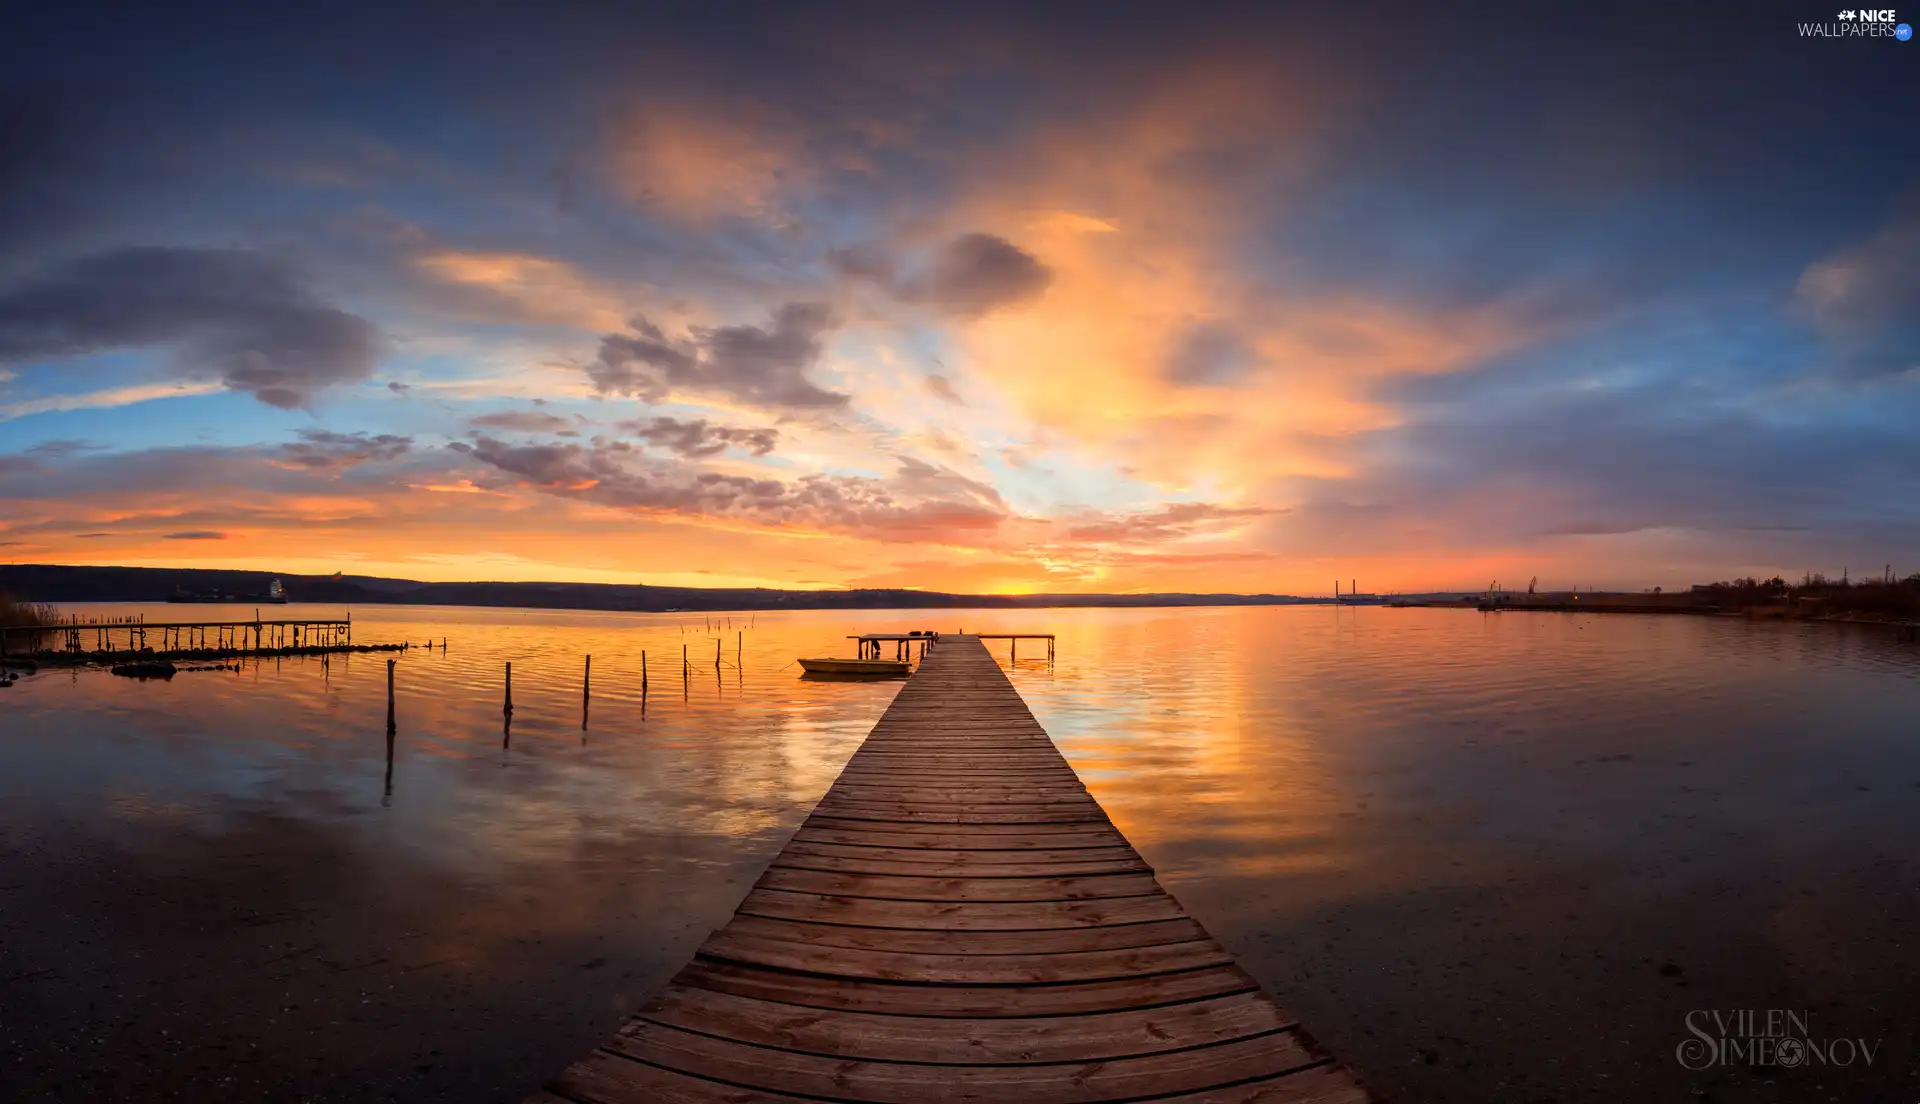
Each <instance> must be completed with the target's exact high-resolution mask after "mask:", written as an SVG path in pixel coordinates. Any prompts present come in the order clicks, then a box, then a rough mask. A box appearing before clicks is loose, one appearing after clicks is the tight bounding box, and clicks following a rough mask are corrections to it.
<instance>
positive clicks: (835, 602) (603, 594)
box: [0, 564, 1329, 612]
mask: <svg viewBox="0 0 1920 1104" xmlns="http://www.w3.org/2000/svg"><path fill="white" fill-rule="evenodd" d="M274 579H278V580H280V581H281V583H282V584H283V585H284V586H285V587H286V592H287V600H288V601H291V602H320V603H328V604H334V605H355V606H365V605H409V606H507V607H515V608H534V609H585V610H627V611H635V612H659V611H664V610H701V611H707V610H749V609H755V610H759V609H952V608H967V609H1037V608H1043V607H1049V606H1283V605H1297V604H1303V603H1322V602H1327V601H1329V599H1325V598H1299V597H1295V596H1292V595H1287V594H1017V595H1007V594H944V593H941V592H938V591H927V590H772V589H768V588H764V587H751V588H748V587H736V588H705V587H660V586H627V585H621V584H616V583H423V582H419V581H417V580H413V579H383V578H379V577H377V576H368V575H345V576H332V575H288V574H278V573H275V572H270V571H226V570H219V569H199V568H167V567H67V566H62V565H58V564H0V592H3V593H7V594H11V595H13V596H14V597H15V598H18V599H21V600H23V601H34V602H161V601H165V600H166V599H167V598H169V597H171V596H172V595H173V594H175V593H176V592H181V591H184V592H187V593H193V594H200V593H210V592H217V593H232V594H259V593H263V592H265V590H266V589H267V584H268V583H270V582H271V581H273V580H274Z"/></svg>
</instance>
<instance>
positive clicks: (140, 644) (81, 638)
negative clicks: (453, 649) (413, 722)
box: [0, 617, 407, 666]
mask: <svg viewBox="0 0 1920 1104" xmlns="http://www.w3.org/2000/svg"><path fill="white" fill-rule="evenodd" d="M49 643H51V644H52V645H53V646H52V647H50V648H49V647H47V645H48V644H49ZM406 647H407V645H406V644H355V643H354V642H353V620H352V618H350V617H341V618H324V619H301V620H275V621H264V620H259V619H255V620H252V621H144V620H141V619H139V618H137V617H130V618H116V619H109V620H93V621H81V620H71V621H56V622H53V623H52V624H46V625H0V655H4V656H19V657H22V658H29V659H32V660H34V661H36V662H37V663H41V664H46V665H49V666H73V665H83V664H100V663H127V662H131V661H136V660H138V661H162V660H165V661H172V660H184V661H193V660H208V659H238V658H241V657H245V656H294V655H328V654H334V653H339V652H397V651H403V650H405V649H406Z"/></svg>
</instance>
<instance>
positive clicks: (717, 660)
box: [713, 636, 720, 671]
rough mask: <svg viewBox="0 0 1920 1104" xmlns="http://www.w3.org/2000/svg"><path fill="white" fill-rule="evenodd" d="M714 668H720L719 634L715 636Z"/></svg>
mask: <svg viewBox="0 0 1920 1104" xmlns="http://www.w3.org/2000/svg"><path fill="white" fill-rule="evenodd" d="M713 669H714V670H716V671H718V670H719V669H720V638H719V637H717V636H716V637H714V638H713Z"/></svg>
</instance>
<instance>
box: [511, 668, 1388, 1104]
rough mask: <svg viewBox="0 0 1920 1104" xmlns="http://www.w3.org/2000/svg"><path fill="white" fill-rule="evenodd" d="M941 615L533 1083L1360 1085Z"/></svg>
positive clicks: (1143, 1093)
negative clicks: (892, 683) (846, 748)
mask: <svg viewBox="0 0 1920 1104" xmlns="http://www.w3.org/2000/svg"><path fill="white" fill-rule="evenodd" d="M1370 1099H1371V1097H1370V1096H1369V1094H1368V1092H1367V1091H1366V1090H1365V1089H1364V1088H1363V1087H1362V1086H1361V1085H1360V1083H1359V1082H1358V1081H1357V1080H1356V1079H1355V1078H1354V1077H1353V1076H1352V1074H1350V1073H1349V1072H1348V1071H1347V1070H1346V1069H1345V1068H1343V1067H1341V1066H1340V1065H1338V1064H1337V1063H1335V1062H1334V1061H1333V1060H1332V1058H1331V1057H1330V1056H1329V1055H1328V1054H1327V1053H1326V1052H1325V1051H1324V1050H1322V1049H1321V1048H1320V1047H1319V1046H1317V1045H1315V1043H1314V1042H1313V1040H1312V1039H1311V1038H1309V1037H1308V1036H1307V1033H1306V1032H1305V1031H1304V1030H1303V1029H1302V1028H1301V1027H1300V1025H1299V1024H1297V1023H1295V1022H1294V1020H1293V1019H1292V1018H1291V1017H1290V1016H1288V1015H1287V1014H1286V1013H1285V1012H1283V1011H1281V1009H1280V1008H1279V1007H1278V1006H1277V1005H1276V1004H1275V1003H1274V1002H1273V1000H1272V999H1270V998H1269V997H1268V995H1267V994H1266V993H1264V992H1262V991H1261V989H1260V986H1259V984H1258V983H1257V982H1255V981H1254V980H1253V978H1252V977H1251V976H1249V975H1248V974H1247V973H1246V972H1245V971H1243V970H1241V969H1240V968H1239V967H1238V966H1236V965H1235V964H1234V962H1233V959H1232V957H1231V956H1229V955H1228V954H1227V953H1226V951H1224V950H1223V949H1222V948H1221V947H1220V945H1219V944H1217V943H1215V942H1214V941H1213V939H1212V938H1211V937H1209V936H1208V935H1207V933H1206V930H1205V929H1204V928H1202V927H1201V926H1200V923H1199V922H1198V921H1197V920H1195V919H1193V918H1192V917H1191V916H1189V915H1187V913H1186V911H1185V910H1184V909H1182V908H1181V907H1180V904H1179V902H1177V901H1175V900H1174V899H1173V898H1172V897H1171V896H1169V895H1168V894H1167V893H1166V892H1165V891H1164V890H1162V889H1161V888H1160V885H1159V883H1158V882H1157V881H1155V879H1154V876H1153V871H1152V869H1151V868H1149V867H1148V866H1147V864H1146V863H1145V862H1143V861H1141V858H1140V856H1139V855H1138V854H1137V853H1135V851H1134V850H1133V848H1132V847H1131V846H1129V845H1128V843H1127V841H1126V838H1125V837H1124V836H1122V835H1121V834H1120V832H1119V831H1118V830H1117V829H1116V828H1115V827H1114V826H1113V824H1112V823H1111V822H1110V821H1109V820H1108V819H1107V815H1106V813H1105V812H1104V811H1102V809H1101V808H1100V805H1099V803H1097V802H1096V801H1094V799H1093V797H1092V796H1091V795H1089V794H1088V793H1087V791H1086V789H1085V787H1083V786H1082V785H1081V783H1080V780H1079V778H1078V777H1077V776H1076V775H1075V774H1074V772H1073V768H1072V767H1071V766H1069V765H1068V764H1067V761H1066V760H1065V759H1064V758H1063V757H1062V756H1061V755H1060V752H1059V751H1058V750H1057V749H1056V748H1055V747H1054V746H1053V742H1052V741H1051V740H1050V739H1048V737H1047V733H1046V731H1045V730H1044V729H1042V728H1041V727H1040V725H1039V723H1038V722H1037V721H1035V720H1034V718H1033V715H1032V714H1031V713H1030V712H1029V711H1028V710H1027V707H1026V703H1025V702H1023V701H1021V700H1020V696H1019V694H1018V693H1016V692H1015V691H1014V689H1013V685H1012V684H1011V683H1010V682H1009V681H1008V680H1007V677H1006V675H1005V674H1004V673H1003V672H1002V671H1001V670H1000V667H999V666H998V664H997V663H995V661H994V660H993V659H992V658H991V657H990V656H989V655H988V654H987V650H986V648H985V647H984V646H983V645H982V644H981V643H980V641H979V640H978V638H976V637H953V636H947V635H942V636H941V637H940V638H939V641H938V643H937V644H936V645H935V646H934V647H933V648H931V649H930V650H929V651H928V652H927V655H926V658H925V660H924V661H923V662H922V664H921V666H920V668H919V670H918V671H916V672H915V673H914V675H913V677H912V678H911V679H909V680H908V681H907V682H906V683H905V684H904V685H903V686H902V688H901V690H900V693H899V696H898V697H896V698H895V699H894V701H893V704H892V705H891V706H890V707H888V709H887V711H886V713H885V714H884V715H883V716H882V717H881V718H880V721H879V723H878V724H877V725H875V726H874V729H873V732H872V734H871V735H870V736H868V738H867V740H866V742H865V743H864V744H862V745H861V747H860V749H859V750H858V751H857V752H855V753H854V755H853V757H852V759H851V760H849V761H848V763H847V766H846V770H845V771H844V772H843V773H842V774H841V775H840V778H839V780H838V781H836V782H835V783H834V785H833V787H832V789H830V790H828V791H827V794H826V796H825V797H824V798H822V799H821V801H820V804H819V805H818V806H817V807H816V808H815V809H814V811H813V814H812V815H811V816H810V817H808V818H807V820H806V822H805V823H804V824H802V825H801V826H800V829H799V831H797V832H796V833H795V834H794V837H793V839H792V841H791V842H790V843H788V845H787V847H786V849H785V850H783V851H782V852H781V853H780V855H779V856H778V857H777V858H775V859H774V861H773V865H772V866H771V868H769V869H768V870H767V872H766V874H765V876H763V877H762V878H761V879H760V881H759V883H758V884H757V885H755V886H754V888H753V890H752V892H750V893H749V894H748V895H747V898H746V900H745V901H743V902H742V903H741V905H740V908H739V910H738V912H737V913H736V914H735V915H734V918H733V920H732V921H731V922H730V923H729V924H728V925H727V926H726V927H724V928H722V929H720V930H719V931H717V932H715V933H714V934H713V935H712V936H710V937H709V938H708V939H707V941H706V942H705V943H704V944H703V945H701V947H700V948H699V950H698V951H697V952H696V954H695V956H694V960H693V962H692V963H691V964H689V965H688V966H687V967H686V968H685V969H683V970H682V971H681V972H680V973H679V975H678V976H676V977H675V978H674V979H673V980H672V981H671V983H669V985H668V986H667V987H666V989H665V991H664V992H662V993H660V994H659V995H658V996H657V997H656V998H655V999H654V1000H653V1001H652V1002H651V1003H649V1004H648V1005H647V1006H646V1007H645V1008H643V1009H642V1010H641V1011H640V1012H639V1013H638V1014H636V1015H635V1016H634V1017H633V1018H632V1019H631V1020H629V1021H628V1022H627V1023H626V1024H625V1026H623V1027H622V1028H620V1030H619V1032H618V1033H617V1034H615V1035H614V1036H613V1038H611V1039H609V1040H607V1042H606V1043H605V1044H604V1045H603V1046H601V1047H600V1048H599V1049H597V1050H595V1051H593V1052H592V1053H591V1054H589V1055H587V1056H586V1057H585V1058H583V1059H581V1060H580V1061H579V1062H577V1063H575V1064H574V1065H572V1066H570V1067H568V1068H567V1069H566V1070H565V1071H563V1072H562V1073H561V1074H560V1075H559V1076H558V1077H557V1078H555V1079H554V1080H553V1081H552V1082H551V1083H550V1084H549V1085H547V1086H546V1088H545V1089H544V1090H542V1091H541V1092H539V1093H536V1094H535V1095H534V1096H532V1097H530V1098H529V1104H556V1102H559V1101H572V1102H575V1104H640V1102H661V1101H664V1102H671V1104H717V1102H721V1101H726V1102H730V1104H786V1102H794V1104H798V1102H801V1101H809V1102H817V1101H866V1102H896V1104H921V1102H942V1104H945V1102H955V1101H981V1102H992V1104H1068V1102H1084V1101H1144V1100H1154V1101H1168V1102H1178V1104H1201V1102H1205V1104H1253V1102H1256V1101H1258V1102H1264V1104H1306V1102H1314V1104H1358V1102H1362V1101H1367V1100H1370Z"/></svg>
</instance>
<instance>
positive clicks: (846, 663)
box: [800, 659, 908, 678]
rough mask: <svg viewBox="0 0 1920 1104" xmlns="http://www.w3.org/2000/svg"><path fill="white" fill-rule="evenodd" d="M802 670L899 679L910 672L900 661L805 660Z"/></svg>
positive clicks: (904, 662) (812, 672)
mask: <svg viewBox="0 0 1920 1104" xmlns="http://www.w3.org/2000/svg"><path fill="white" fill-rule="evenodd" d="M800 669H801V670H802V671H805V672H806V673H807V674H809V675H866V676H870V677H873V678H889V677H894V678H897V677H899V676H901V675H904V674H906V673H907V671H908V665H907V662H906V661H905V660H900V659H803V660H801V661H800Z"/></svg>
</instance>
